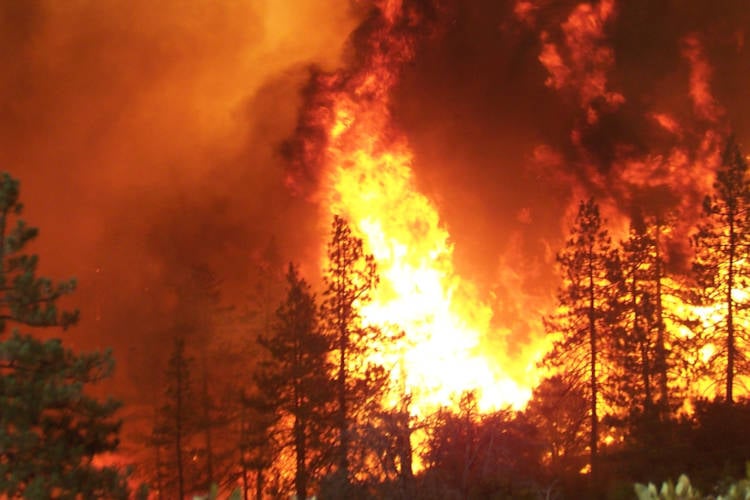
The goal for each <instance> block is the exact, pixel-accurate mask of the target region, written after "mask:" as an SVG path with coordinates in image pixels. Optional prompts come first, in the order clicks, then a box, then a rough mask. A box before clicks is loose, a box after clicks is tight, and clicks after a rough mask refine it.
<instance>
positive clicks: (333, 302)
mask: <svg viewBox="0 0 750 500" xmlns="http://www.w3.org/2000/svg"><path fill="white" fill-rule="evenodd" d="M324 281H325V286H326V288H325V293H324V301H323V304H322V307H321V318H322V323H323V326H324V329H325V334H326V335H327V336H328V338H329V342H330V345H331V347H332V350H333V351H332V352H333V355H334V362H335V365H336V366H335V368H334V372H335V375H334V379H335V380H334V386H335V406H336V410H335V416H334V422H335V423H334V428H335V429H336V431H337V434H338V436H337V437H338V443H337V444H338V446H337V451H336V458H337V460H336V462H337V465H338V470H337V481H336V483H337V484H336V486H335V487H334V490H335V491H334V492H332V494H333V495H336V496H343V497H351V495H352V492H351V491H350V485H351V479H352V477H351V476H352V474H351V472H352V471H351V467H350V466H351V458H352V457H353V456H355V455H356V456H357V457H358V460H357V461H358V463H359V464H360V466H361V467H360V468H361V469H362V471H364V467H365V465H364V463H365V462H366V459H364V458H363V456H364V455H366V453H367V450H365V449H363V447H362V446H357V445H358V444H361V443H356V442H355V443H353V442H352V439H353V437H355V436H356V433H357V423H358V422H365V421H366V419H367V415H368V414H372V412H374V411H376V410H377V409H379V408H380V404H381V403H382V399H383V394H384V391H385V390H386V384H387V381H388V373H387V372H386V370H385V369H384V368H383V367H382V366H379V365H376V364H374V363H372V362H369V361H367V359H366V358H367V356H368V354H369V353H371V352H373V349H375V347H376V346H377V345H378V344H379V343H380V344H382V343H385V342H388V341H389V339H388V338H387V336H386V335H385V334H384V333H383V332H382V331H381V330H380V329H378V328H374V327H372V326H366V325H364V324H363V321H362V316H361V314H360V308H361V307H362V306H364V305H366V304H367V303H368V302H369V301H370V300H371V293H372V290H373V288H374V287H375V286H376V285H377V283H378V274H377V268H376V265H375V261H374V258H373V256H372V255H369V254H366V253H365V251H364V246H363V242H362V240H361V239H359V238H356V237H355V236H354V235H353V234H352V231H351V228H350V227H349V225H348V224H347V223H346V221H345V220H344V219H342V218H341V217H339V216H335V217H334V220H333V225H332V232H331V240H330V241H329V243H328V268H327V270H326V272H325V274H324Z"/></svg>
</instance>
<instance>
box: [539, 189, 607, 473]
mask: <svg viewBox="0 0 750 500" xmlns="http://www.w3.org/2000/svg"><path fill="white" fill-rule="evenodd" d="M557 262H558V264H559V268H560V272H561V273H562V279H563V284H562V286H561V287H560V290H559V293H558V302H559V309H558V311H559V312H558V313H557V314H555V315H552V316H550V317H548V318H546V319H545V323H546V326H547V329H548V331H550V333H557V334H561V337H560V338H559V340H557V341H556V342H555V343H554V345H553V349H552V351H551V352H550V353H549V354H548V355H547V357H546V358H545V359H546V361H547V362H549V363H550V364H552V365H553V366H557V367H558V368H560V369H562V370H563V371H564V372H565V373H566V377H567V378H568V379H572V380H577V381H578V382H579V383H582V386H585V387H586V398H587V400H588V404H589V463H590V467H591V479H592V485H594V486H596V484H597V472H598V470H597V462H598V449H599V429H598V426H599V404H600V400H601V398H602V395H601V389H600V384H601V383H602V381H603V380H604V379H605V378H606V377H605V374H604V373H603V370H602V365H603V361H604V360H603V354H604V352H606V351H605V349H607V348H608V346H607V345H606V343H607V342H608V339H609V338H610V334H611V331H610V325H611V324H612V320H613V314H614V311H613V310H612V307H611V304H612V303H613V301H612V296H613V293H614V292H615V289H616V286H618V284H619V283H620V282H621V280H620V279H619V277H618V276H617V269H618V267H619V262H618V256H617V251H616V250H614V249H613V248H612V242H611V238H610V236H609V233H608V231H607V229H606V227H605V225H604V223H603V221H602V219H601V217H600V215H599V206H598V205H597V204H596V203H595V202H594V200H593V199H589V200H588V201H585V202H583V201H582V202H581V203H580V205H579V209H578V214H577V216H576V219H575V223H574V225H573V228H572V230H571V234H570V238H569V239H568V241H567V242H566V244H565V247H564V248H563V249H562V250H561V251H560V252H559V253H558V255H557Z"/></svg>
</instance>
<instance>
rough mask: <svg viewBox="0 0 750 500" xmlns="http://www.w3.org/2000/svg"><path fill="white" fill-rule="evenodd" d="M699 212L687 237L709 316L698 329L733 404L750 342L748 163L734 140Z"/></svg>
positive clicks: (749, 185)
mask: <svg viewBox="0 0 750 500" xmlns="http://www.w3.org/2000/svg"><path fill="white" fill-rule="evenodd" d="M703 213H704V217H703V221H702V223H701V224H699V226H698V232H697V233H696V234H695V235H694V236H693V239H692V241H693V245H694V247H695V261H694V263H693V271H694V274H695V278H696V280H697V283H698V286H699V287H700V304H701V305H702V306H704V307H705V308H706V309H705V311H706V319H708V321H704V323H710V324H708V325H707V327H706V329H705V330H706V331H705V332H703V334H704V338H703V339H702V340H703V341H704V345H703V347H704V351H703V352H704V353H705V354H707V355H708V356H707V359H706V365H707V366H709V367H722V369H723V371H724V374H723V379H724V382H725V392H724V396H725V400H726V402H727V403H729V404H732V403H733V400H734V386H735V384H736V381H735V378H736V377H737V374H738V373H743V372H746V371H747V360H746V359H745V356H744V354H743V353H744V351H745V350H746V348H747V347H748V342H749V341H750V339H749V338H748V332H747V331H746V327H745V326H744V325H745V323H746V321H747V307H748V297H747V289H748V286H750V263H748V261H747V258H748V249H749V248H750V181H748V173H747V162H746V161H745V159H744V157H743V156H742V153H741V152H740V149H739V147H738V145H737V143H736V142H735V141H734V140H733V139H732V140H730V141H729V143H728V144H727V147H726V150H725V151H724V155H723V157H722V165H721V167H720V169H719V171H718V172H717V174H716V182H715V183H714V193H713V194H712V195H710V196H706V198H705V199H704V202H703ZM721 310H723V312H721ZM706 349H707V350H706ZM716 376H717V379H718V378H720V377H721V376H720V375H719V374H716Z"/></svg>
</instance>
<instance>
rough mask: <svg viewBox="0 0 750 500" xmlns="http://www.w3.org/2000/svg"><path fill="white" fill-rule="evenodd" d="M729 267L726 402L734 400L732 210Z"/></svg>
mask: <svg viewBox="0 0 750 500" xmlns="http://www.w3.org/2000/svg"><path fill="white" fill-rule="evenodd" d="M728 222H729V258H728V261H729V262H728V264H729V269H728V270H727V298H726V301H727V376H726V381H727V386H726V401H727V403H728V404H730V405H731V404H732V403H733V402H734V397H733V394H732V389H733V388H734V317H733V313H734V310H733V309H734V308H733V305H734V299H733V298H732V288H734V258H735V254H736V251H737V248H736V247H737V242H736V241H735V239H736V238H735V236H736V234H735V227H734V226H735V220H734V212H733V211H730V212H729V221H728Z"/></svg>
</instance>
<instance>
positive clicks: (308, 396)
mask: <svg viewBox="0 0 750 500" xmlns="http://www.w3.org/2000/svg"><path fill="white" fill-rule="evenodd" d="M286 280H287V287H288V288H287V290H288V291H287V297H286V300H285V301H284V302H283V303H282V304H281V305H280V306H279V308H278V310H277V311H276V321H275V323H274V325H273V327H272V332H273V333H272V335H271V336H270V337H268V336H261V337H260V338H259V339H258V342H259V343H260V345H261V346H263V347H264V348H265V349H266V351H267V352H268V353H269V354H270V358H269V359H268V360H267V361H264V362H262V363H261V367H260V370H259V371H258V372H257V374H256V383H257V386H258V389H259V391H260V392H261V394H262V396H263V397H264V398H265V399H266V401H268V402H269V404H270V406H271V407H272V408H274V409H275V411H276V413H277V416H278V420H279V422H280V423H281V426H282V427H284V424H285V423H286V422H287V421H289V420H290V419H291V429H280V431H281V432H282V433H284V434H286V435H287V436H286V437H285V438H284V439H282V442H284V443H286V442H288V443H290V445H291V447H292V448H293V450H294V456H295V474H294V490H295V493H296V495H297V498H307V492H308V489H309V483H310V480H311V477H310V476H311V470H310V469H311V464H310V459H311V455H312V453H313V452H314V451H315V449H314V448H315V447H316V446H317V448H318V449H319V448H320V444H319V440H320V435H321V428H320V426H321V424H322V423H323V421H324V420H325V413H326V409H327V407H328V406H329V405H330V402H331V400H332V395H333V391H332V387H331V383H330V377H329V373H330V372H331V366H330V363H329V361H328V340H327V338H326V337H325V336H324V335H323V334H322V333H321V332H320V330H319V327H318V311H317V306H316V304H315V296H314V295H313V294H312V292H311V291H310V287H309V285H308V284H307V283H306V282H305V280H304V279H302V278H301V277H300V276H299V273H298V271H297V268H296V267H295V266H294V265H292V264H289V269H288V271H287V274H286ZM311 448H313V449H311Z"/></svg>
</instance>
